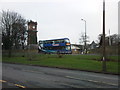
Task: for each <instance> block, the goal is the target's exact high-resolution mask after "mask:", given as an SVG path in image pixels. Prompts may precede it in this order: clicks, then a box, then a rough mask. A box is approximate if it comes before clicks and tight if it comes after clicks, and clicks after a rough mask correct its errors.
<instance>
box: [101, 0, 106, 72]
mask: <svg viewBox="0 0 120 90" xmlns="http://www.w3.org/2000/svg"><path fill="white" fill-rule="evenodd" d="M102 46H103V57H102V71H103V72H106V51H105V49H106V47H105V0H103V42H102Z"/></svg>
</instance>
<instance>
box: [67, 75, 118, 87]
mask: <svg viewBox="0 0 120 90" xmlns="http://www.w3.org/2000/svg"><path fill="white" fill-rule="evenodd" d="M65 77H67V78H71V79H76V80H84V81H89V82H95V83H103V84H108V85H113V86H118V85H117V84H113V83H107V82H102V81H95V80H87V79H81V78H77V77H71V76H65Z"/></svg>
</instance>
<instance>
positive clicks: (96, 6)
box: [0, 0, 120, 44]
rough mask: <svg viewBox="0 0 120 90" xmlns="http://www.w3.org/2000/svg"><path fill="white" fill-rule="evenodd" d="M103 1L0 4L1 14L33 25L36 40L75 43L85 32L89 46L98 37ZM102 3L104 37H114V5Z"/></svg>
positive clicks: (113, 0) (8, 0) (109, 0)
mask: <svg viewBox="0 0 120 90" xmlns="http://www.w3.org/2000/svg"><path fill="white" fill-rule="evenodd" d="M102 1H103V0H1V1H0V11H1V10H8V9H9V10H11V11H15V12H18V13H19V14H21V15H22V16H23V17H24V18H25V19H27V20H33V21H37V23H38V28H37V30H38V33H37V35H38V40H46V39H55V38H65V37H66V38H69V39H70V41H71V43H76V44H78V43H79V37H80V35H81V33H84V31H85V23H84V21H82V20H81V18H83V19H84V20H86V22H87V35H88V36H89V40H90V42H92V41H93V40H94V41H96V40H98V35H99V34H101V33H102V23H103V22H102V19H103V16H102V13H103V12H102V10H103V2H102ZM105 1H106V34H107V35H108V34H109V33H108V32H109V29H110V33H111V34H116V33H118V1H120V0H105Z"/></svg>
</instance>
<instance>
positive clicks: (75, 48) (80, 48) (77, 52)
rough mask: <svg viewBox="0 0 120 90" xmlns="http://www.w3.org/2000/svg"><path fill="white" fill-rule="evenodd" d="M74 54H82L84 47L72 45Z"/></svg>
mask: <svg viewBox="0 0 120 90" xmlns="http://www.w3.org/2000/svg"><path fill="white" fill-rule="evenodd" d="M71 49H72V54H80V53H81V52H82V45H78V44H71Z"/></svg>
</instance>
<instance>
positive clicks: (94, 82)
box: [0, 63, 118, 88]
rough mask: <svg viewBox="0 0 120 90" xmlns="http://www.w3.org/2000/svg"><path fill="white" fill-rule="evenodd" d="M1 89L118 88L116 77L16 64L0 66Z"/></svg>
mask: <svg viewBox="0 0 120 90" xmlns="http://www.w3.org/2000/svg"><path fill="white" fill-rule="evenodd" d="M0 82H2V84H3V85H2V86H3V88H118V76H117V75H109V74H101V73H93V72H85V71H77V70H67V69H58V68H48V67H39V66H29V65H18V64H8V63H3V64H2V80H0Z"/></svg>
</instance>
